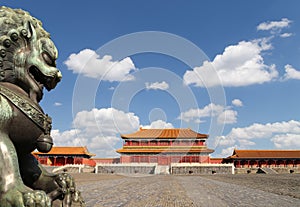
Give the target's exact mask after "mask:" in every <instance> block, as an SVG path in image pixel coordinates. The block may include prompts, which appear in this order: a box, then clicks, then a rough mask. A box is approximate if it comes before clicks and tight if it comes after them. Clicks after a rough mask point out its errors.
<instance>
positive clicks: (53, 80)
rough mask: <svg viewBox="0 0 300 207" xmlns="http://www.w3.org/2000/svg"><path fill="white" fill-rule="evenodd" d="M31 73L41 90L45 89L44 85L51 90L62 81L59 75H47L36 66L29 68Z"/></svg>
mask: <svg viewBox="0 0 300 207" xmlns="http://www.w3.org/2000/svg"><path fill="white" fill-rule="evenodd" d="M29 74H30V75H31V77H32V78H33V79H34V80H35V82H36V84H37V85H38V86H39V88H40V89H41V90H43V87H44V86H45V88H46V89H47V90H48V91H50V90H51V89H53V88H55V86H56V84H57V83H58V82H59V81H60V79H59V78H58V77H57V76H46V75H45V74H43V73H42V72H41V71H40V70H39V69H38V68H37V67H35V66H31V67H30V68H29Z"/></svg>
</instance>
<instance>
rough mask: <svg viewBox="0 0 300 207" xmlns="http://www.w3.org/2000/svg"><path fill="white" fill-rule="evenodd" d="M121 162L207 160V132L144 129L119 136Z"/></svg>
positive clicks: (167, 162) (162, 162)
mask: <svg viewBox="0 0 300 207" xmlns="http://www.w3.org/2000/svg"><path fill="white" fill-rule="evenodd" d="M121 138H122V139H123V141H124V142H123V147H122V148H121V149H118V150H117V152H118V153H120V154H121V157H120V162H121V163H157V164H158V165H170V164H171V163H210V156H209V155H210V153H213V152H214V150H212V149H208V148H207V146H206V140H207V139H208V135H207V134H200V133H197V132H195V131H193V130H191V129H143V128H140V130H139V131H137V132H135V133H132V134H123V135H121Z"/></svg>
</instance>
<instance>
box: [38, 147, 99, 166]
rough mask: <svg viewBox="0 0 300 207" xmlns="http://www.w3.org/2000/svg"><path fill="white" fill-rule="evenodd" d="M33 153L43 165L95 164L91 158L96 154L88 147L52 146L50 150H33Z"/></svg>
mask: <svg viewBox="0 0 300 207" xmlns="http://www.w3.org/2000/svg"><path fill="white" fill-rule="evenodd" d="M33 155H34V156H35V157H36V158H37V160H38V161H39V162H40V163H41V164H43V165H49V166H63V165H66V164H80V165H81V164H84V165H89V166H95V165H96V163H95V161H93V160H92V159H91V158H92V157H93V156H95V154H92V153H90V152H89V151H88V150H87V147H52V149H51V150H50V152H47V153H42V152H33Z"/></svg>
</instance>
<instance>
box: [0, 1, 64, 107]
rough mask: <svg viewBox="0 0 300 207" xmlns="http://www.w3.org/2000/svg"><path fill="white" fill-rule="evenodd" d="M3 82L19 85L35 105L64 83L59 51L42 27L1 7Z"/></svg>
mask: <svg viewBox="0 0 300 207" xmlns="http://www.w3.org/2000/svg"><path fill="white" fill-rule="evenodd" d="M0 28H1V31H0V81H3V82H10V83H13V84H16V85H18V86H19V87H21V88H22V89H23V90H24V91H26V92H27V93H28V96H29V97H30V98H31V99H32V100H33V101H35V102H39V101H40V100H41V99H42V97H43V88H44V87H45V88H46V89H47V90H51V89H53V88H55V86H56V84H57V83H58V82H59V81H60V80H61V77H62V76H61V72H60V71H59V70H58V69H57V68H56V59H57V55H58V53H57V49H56V47H55V45H54V43H53V42H52V41H51V39H50V35H49V33H47V32H46V31H45V30H44V29H43V28H42V23H41V22H40V21H39V20H37V19H35V18H34V17H32V16H30V14H29V13H28V12H25V11H23V10H20V9H10V8H7V7H0Z"/></svg>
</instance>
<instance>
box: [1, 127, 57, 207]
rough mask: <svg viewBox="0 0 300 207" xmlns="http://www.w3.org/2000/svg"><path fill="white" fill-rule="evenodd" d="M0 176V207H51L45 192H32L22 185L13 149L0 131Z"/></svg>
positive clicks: (4, 134)
mask: <svg viewBox="0 0 300 207" xmlns="http://www.w3.org/2000/svg"><path fill="white" fill-rule="evenodd" d="M0 176H1V177H0V206H1V207H34V206H41V207H50V206H51V200H50V198H49V197H48V196H47V195H46V193H45V192H43V191H33V190H31V189H30V188H28V187H26V186H25V185H24V183H23V181H22V179H21V176H20V172H19V166H18V158H17V153H16V150H15V147H14V145H13V143H12V142H11V140H10V139H9V137H8V135H7V134H6V133H5V132H3V131H0Z"/></svg>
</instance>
